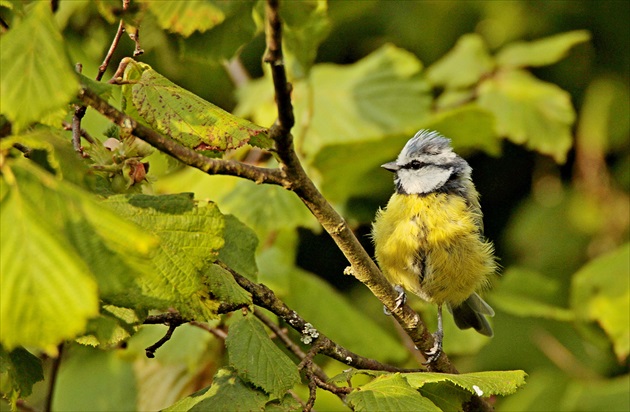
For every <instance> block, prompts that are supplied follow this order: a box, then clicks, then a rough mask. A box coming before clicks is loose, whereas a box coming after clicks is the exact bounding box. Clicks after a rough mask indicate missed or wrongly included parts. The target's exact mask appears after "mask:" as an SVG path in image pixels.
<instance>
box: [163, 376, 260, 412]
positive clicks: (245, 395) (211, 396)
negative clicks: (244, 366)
mask: <svg viewBox="0 0 630 412" xmlns="http://www.w3.org/2000/svg"><path fill="white" fill-rule="evenodd" d="M267 399H268V396H267V395H266V394H265V393H263V392H262V391H260V390H256V389H254V388H252V387H251V386H250V385H248V384H247V383H245V382H244V381H243V380H242V379H241V378H240V377H239V376H238V375H237V374H236V373H235V372H234V371H232V370H231V369H219V371H218V372H217V373H216V375H214V378H212V386H210V387H209V388H204V389H202V390H200V391H198V392H196V393H193V394H192V395H190V396H188V397H186V398H184V399H182V400H180V401H179V402H177V403H175V404H173V405H171V406H170V407H168V408H166V409H164V412H179V411H225V412H232V411H234V412H237V411H239V412H240V411H243V412H249V411H260V410H262V409H263V407H264V406H265V403H266V402H267Z"/></svg>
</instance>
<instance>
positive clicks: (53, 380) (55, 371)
mask: <svg viewBox="0 0 630 412" xmlns="http://www.w3.org/2000/svg"><path fill="white" fill-rule="evenodd" d="M62 357H63V342H62V343H60V344H59V346H57V357H56V358H54V359H53V362H52V368H51V369H50V380H49V381H48V393H47V394H46V401H45V403H44V411H45V412H50V411H52V405H53V398H54V395H55V385H56V384H57V378H58V377H59V368H60V367H61V358H62Z"/></svg>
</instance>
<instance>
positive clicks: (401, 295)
mask: <svg viewBox="0 0 630 412" xmlns="http://www.w3.org/2000/svg"><path fill="white" fill-rule="evenodd" d="M394 290H395V291H396V292H398V296H397V297H396V300H395V302H396V306H394V309H399V308H400V307H402V305H404V304H405V302H407V295H406V294H405V289H403V287H402V286H400V285H394ZM383 313H385V314H386V315H387V316H390V315H391V314H392V312H391V311H390V310H389V309H387V306H383Z"/></svg>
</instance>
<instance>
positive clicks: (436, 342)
mask: <svg viewBox="0 0 630 412" xmlns="http://www.w3.org/2000/svg"><path fill="white" fill-rule="evenodd" d="M432 336H433V347H432V348H431V349H429V350H428V351H427V352H426V353H425V355H426V358H427V361H426V362H424V363H423V364H424V365H429V364H431V363H433V362H435V361H437V360H438V359H439V358H440V355H441V354H442V338H443V337H444V333H443V332H442V331H437V332H435V333H434V334H433V335H432Z"/></svg>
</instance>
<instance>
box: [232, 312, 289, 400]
mask: <svg viewBox="0 0 630 412" xmlns="http://www.w3.org/2000/svg"><path fill="white" fill-rule="evenodd" d="M225 344H226V346H227V350H228V355H229V357H230V365H231V366H233V367H234V368H235V369H236V370H237V372H238V374H239V376H241V377H242V378H244V379H245V380H246V381H248V382H250V383H252V384H253V385H255V386H257V387H260V388H262V389H264V390H265V392H267V393H270V394H272V395H273V396H275V397H278V398H279V397H281V396H283V395H284V393H285V392H286V391H287V390H289V389H291V388H292V387H293V386H294V385H296V384H297V383H299V382H300V375H299V374H298V370H297V366H296V365H295V364H294V363H293V362H292V361H291V360H290V359H289V358H288V357H287V355H285V354H284V353H283V352H282V351H281V350H280V349H278V347H277V346H276V345H275V344H274V343H273V342H272V341H271V339H270V338H269V336H268V335H267V332H265V328H264V326H263V324H262V323H261V322H260V321H259V320H258V319H257V318H255V317H254V316H253V315H251V314H250V315H247V316H241V317H240V318H239V319H238V320H237V321H236V322H234V323H232V324H231V325H230V330H229V333H228V337H227V339H226V340H225Z"/></svg>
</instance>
